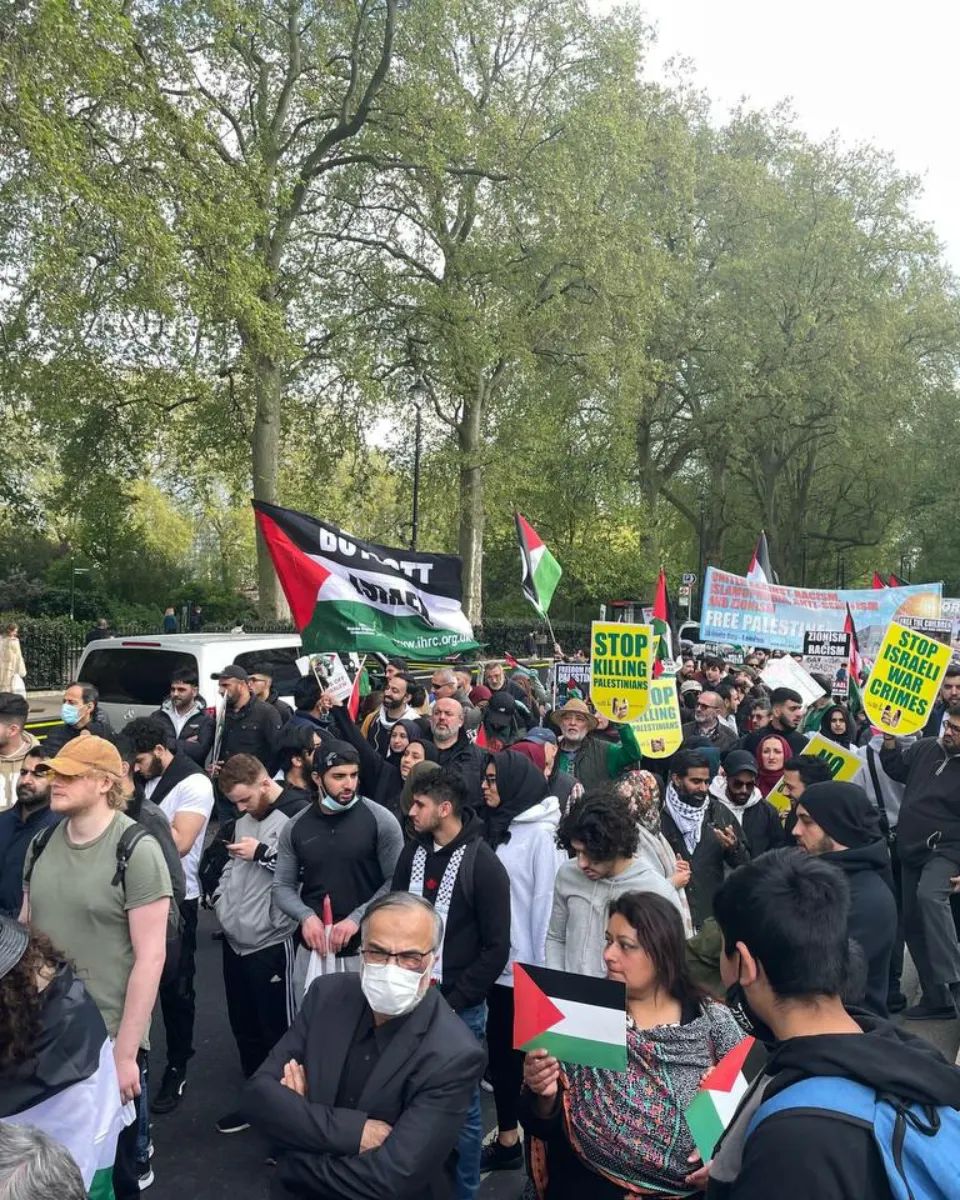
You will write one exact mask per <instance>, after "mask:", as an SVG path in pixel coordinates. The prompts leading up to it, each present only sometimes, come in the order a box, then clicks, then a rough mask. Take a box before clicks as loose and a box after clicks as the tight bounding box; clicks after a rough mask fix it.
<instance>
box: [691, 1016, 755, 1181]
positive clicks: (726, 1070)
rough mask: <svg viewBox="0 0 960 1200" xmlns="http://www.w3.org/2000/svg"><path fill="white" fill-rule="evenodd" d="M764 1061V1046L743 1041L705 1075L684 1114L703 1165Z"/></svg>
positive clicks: (751, 1039) (747, 1038)
mask: <svg viewBox="0 0 960 1200" xmlns="http://www.w3.org/2000/svg"><path fill="white" fill-rule="evenodd" d="M766 1061H767V1051H766V1049H765V1047H764V1045H763V1043H762V1042H758V1041H757V1040H756V1038H752V1037H745V1038H744V1039H743V1041H742V1042H740V1043H739V1044H738V1045H736V1046H734V1048H733V1049H732V1050H731V1051H730V1052H729V1053H728V1054H725V1055H724V1056H723V1058H721V1059H720V1061H719V1062H718V1063H717V1065H716V1066H715V1067H714V1068H713V1069H712V1070H710V1071H708V1072H707V1074H706V1075H704V1077H703V1079H702V1081H701V1083H700V1090H699V1091H698V1092H697V1094H696V1095H695V1096H694V1098H693V1100H692V1101H691V1103H690V1105H689V1107H688V1108H687V1111H686V1112H685V1113H684V1116H685V1117H686V1120H687V1126H688V1127H689V1129H690V1133H691V1134H692V1136H693V1142H694V1145H695V1146H696V1147H697V1149H698V1150H699V1151H700V1157H701V1158H702V1159H703V1161H704V1162H709V1160H710V1158H711V1156H712V1155H713V1151H714V1147H715V1146H716V1144H717V1142H719V1140H720V1135H721V1134H722V1133H723V1131H724V1130H725V1129H726V1127H727V1126H728V1125H729V1124H730V1122H731V1120H732V1119H733V1115H734V1113H735V1112H736V1111H737V1107H738V1105H739V1104H740V1101H741V1100H742V1099H743V1097H744V1095H745V1094H746V1091H747V1088H749V1086H750V1084H751V1083H752V1082H753V1081H754V1079H756V1077H757V1076H758V1075H759V1074H760V1072H761V1071H762V1070H763V1067H764V1064H765V1063H766Z"/></svg>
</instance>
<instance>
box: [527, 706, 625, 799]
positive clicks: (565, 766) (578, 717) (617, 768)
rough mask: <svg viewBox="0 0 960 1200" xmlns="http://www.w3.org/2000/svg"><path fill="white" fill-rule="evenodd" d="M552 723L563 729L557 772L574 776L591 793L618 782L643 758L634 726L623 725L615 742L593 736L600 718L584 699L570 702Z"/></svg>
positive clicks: (555, 715) (554, 714) (551, 718)
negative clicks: (607, 784) (627, 770)
mask: <svg viewBox="0 0 960 1200" xmlns="http://www.w3.org/2000/svg"><path fill="white" fill-rule="evenodd" d="M550 720H551V721H552V722H553V723H554V725H556V727H557V728H558V729H559V730H560V749H559V753H558V754H557V761H556V770H557V771H566V772H567V774H568V775H573V776H574V778H575V779H576V780H577V781H578V782H579V783H580V784H582V785H583V787H584V788H585V789H587V790H589V789H590V788H595V787H599V786H600V785H601V784H604V783H609V782H610V780H611V779H616V777H617V776H618V775H619V774H620V772H621V771H623V770H626V768H627V767H629V766H632V764H633V763H638V762H639V761H640V759H641V757H642V755H643V751H642V750H641V749H640V743H639V742H638V741H637V738H636V734H635V733H634V731H633V727H632V726H631V725H621V726H620V738H619V740H618V741H615V742H610V741H606V740H603V739H599V738H595V737H591V736H590V735H591V734H592V733H593V731H594V730H595V729H596V728H597V718H596V717H595V716H594V715H593V713H592V712H591V711H590V709H589V708H588V707H587V705H586V704H585V703H584V701H583V700H568V701H567V702H566V704H564V706H563V708H561V709H558V710H557V711H556V712H555V713H553V714H551V717H550Z"/></svg>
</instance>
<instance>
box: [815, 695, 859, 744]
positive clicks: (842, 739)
mask: <svg viewBox="0 0 960 1200" xmlns="http://www.w3.org/2000/svg"><path fill="white" fill-rule="evenodd" d="M820 732H821V733H822V734H823V736H824V737H825V738H829V740H830V741H831V742H836V743H837V745H838V746H842V747H843V749H844V750H852V751H853V752H854V753H856V749H857V728H856V726H855V725H854V723H853V718H852V717H851V716H850V713H849V710H848V709H847V706H846V705H845V704H831V705H830V707H829V708H825V709H824V710H823V716H822V717H821V718H820Z"/></svg>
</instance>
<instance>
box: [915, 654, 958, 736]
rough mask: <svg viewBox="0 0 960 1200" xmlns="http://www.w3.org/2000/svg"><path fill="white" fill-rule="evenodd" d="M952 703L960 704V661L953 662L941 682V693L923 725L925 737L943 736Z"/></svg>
mask: <svg viewBox="0 0 960 1200" xmlns="http://www.w3.org/2000/svg"><path fill="white" fill-rule="evenodd" d="M951 704H960V662H952V663H950V665H949V666H948V667H947V673H946V675H944V677H943V683H941V684H940V695H939V696H938V697H937V702H936V704H935V705H934V706H933V708H931V709H930V716H929V718H928V719H927V723H926V725H925V726H924V727H923V736H924V737H928V738H929V737H933V738H935V737H942V736H943V729H944V726H945V725H946V723H947V713H948V712H949V710H950V706H951Z"/></svg>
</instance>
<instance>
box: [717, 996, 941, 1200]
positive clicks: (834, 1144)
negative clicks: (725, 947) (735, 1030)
mask: <svg viewBox="0 0 960 1200" xmlns="http://www.w3.org/2000/svg"><path fill="white" fill-rule="evenodd" d="M851 1016H853V1017H854V1019H855V1020H856V1022H857V1024H858V1025H859V1026H860V1027H861V1029H862V1030H863V1034H862V1035H861V1036H859V1037H858V1036H857V1035H856V1034H820V1035H817V1036H814V1037H796V1038H790V1039H789V1041H786V1042H780V1043H779V1044H777V1045H776V1046H775V1047H774V1049H773V1052H772V1054H771V1056H770V1059H769V1061H768V1062H767V1065H766V1067H765V1069H764V1073H763V1075H761V1076H760V1078H759V1080H757V1081H756V1083H755V1084H754V1085H753V1086H752V1087H751V1088H750V1091H749V1092H748V1093H747V1095H746V1097H745V1098H744V1100H743V1101H742V1102H741V1104H740V1107H739V1109H738V1111H737V1115H736V1116H735V1117H734V1120H733V1122H732V1123H731V1125H730V1127H729V1128H728V1129H727V1131H726V1133H725V1134H724V1136H723V1138H722V1140H721V1142H720V1145H719V1146H718V1147H717V1149H716V1150H715V1152H714V1159H713V1168H712V1171H711V1178H710V1185H709V1187H708V1189H707V1197H708V1200H770V1198H771V1197H774V1196H775V1197H776V1200H892V1197H893V1193H892V1192H891V1190H890V1187H889V1184H888V1183H887V1173H886V1171H885V1170H884V1166H883V1161H882V1159H881V1157H880V1152H879V1150H878V1149H877V1148H876V1146H875V1144H874V1141H873V1132H872V1130H869V1129H864V1128H863V1127H862V1126H859V1125H855V1124H853V1123H852V1122H851V1121H848V1120H843V1119H838V1118H837V1117H835V1116H832V1115H830V1114H829V1113H824V1114H822V1115H821V1114H813V1113H808V1112H802V1113H801V1112H789V1111H788V1112H783V1113H779V1114H777V1115H775V1116H771V1117H769V1118H767V1120H765V1121H763V1122H762V1123H761V1124H760V1125H759V1126H758V1127H757V1128H756V1130H754V1132H753V1134H752V1135H751V1137H750V1138H749V1140H748V1141H747V1142H746V1145H745V1146H744V1145H743V1135H744V1133H745V1130H746V1126H747V1124H748V1123H749V1120H750V1117H751V1116H752V1115H753V1112H754V1111H755V1109H756V1107H757V1104H758V1091H759V1089H760V1087H762V1086H763V1085H764V1084H766V1086H765V1088H764V1091H763V1098H764V1099H771V1098H772V1097H773V1096H775V1095H777V1093H778V1092H780V1091H782V1090H783V1089H784V1088H786V1087H788V1086H789V1085H790V1084H792V1083H798V1082H799V1081H800V1080H801V1079H807V1078H809V1077H810V1076H821V1075H837V1076H840V1077H842V1078H844V1079H853V1080H856V1081H857V1082H859V1083H864V1084H867V1085H868V1086H869V1087H872V1088H875V1089H876V1090H877V1091H882V1092H884V1093H887V1094H889V1095H892V1096H896V1097H898V1098H900V1099H902V1100H905V1101H907V1102H909V1103H919V1104H930V1105H948V1106H950V1107H952V1108H960V1071H958V1070H957V1068H956V1067H954V1066H952V1065H951V1064H950V1063H948V1062H947V1061H946V1059H944V1058H943V1057H942V1056H941V1055H940V1053H939V1052H938V1051H937V1050H936V1049H935V1048H934V1047H933V1046H931V1045H930V1044H929V1043H928V1042H924V1041H921V1040H920V1039H919V1038H915V1037H912V1036H911V1035H910V1034H907V1033H904V1032H903V1031H902V1030H900V1029H898V1028H897V1027H896V1026H895V1025H891V1024H890V1023H889V1022H888V1021H882V1020H878V1019H877V1018H876V1017H872V1016H868V1015H867V1014H865V1013H851ZM741 1153H742V1159H741ZM730 1178H733V1182H723V1180H724V1179H727V1180H729V1179H730Z"/></svg>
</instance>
